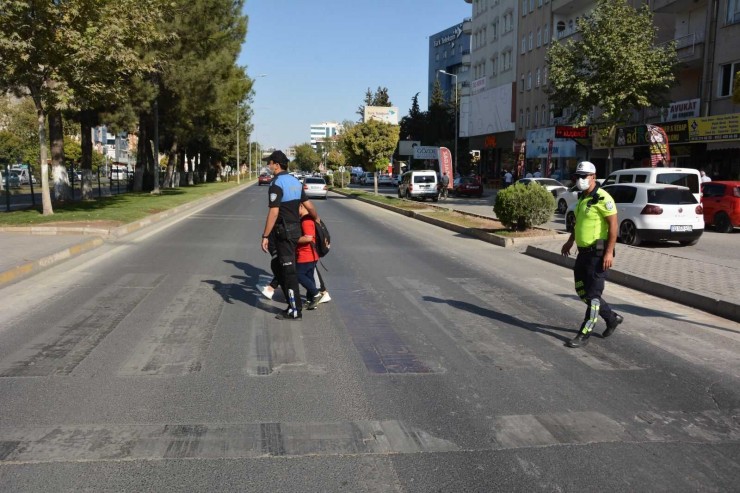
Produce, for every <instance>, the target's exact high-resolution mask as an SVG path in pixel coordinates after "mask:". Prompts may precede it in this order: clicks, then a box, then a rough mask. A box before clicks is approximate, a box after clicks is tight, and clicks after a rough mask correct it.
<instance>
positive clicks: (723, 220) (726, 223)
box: [714, 212, 732, 233]
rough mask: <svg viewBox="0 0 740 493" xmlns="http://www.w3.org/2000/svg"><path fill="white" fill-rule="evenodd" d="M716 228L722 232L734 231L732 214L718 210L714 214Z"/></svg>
mask: <svg viewBox="0 0 740 493" xmlns="http://www.w3.org/2000/svg"><path fill="white" fill-rule="evenodd" d="M714 229H715V230H717V231H719V232H720V233H732V222H730V216H728V215H727V214H725V213H724V212H718V213H717V215H716V216H714Z"/></svg>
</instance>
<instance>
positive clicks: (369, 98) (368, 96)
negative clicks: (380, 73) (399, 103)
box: [357, 87, 393, 121]
mask: <svg viewBox="0 0 740 493" xmlns="http://www.w3.org/2000/svg"><path fill="white" fill-rule="evenodd" d="M364 102H365V104H364V105H363V106H360V107H359V108H357V114H358V115H360V121H363V120H364V117H365V106H393V103H392V102H391V97H390V96H389V95H388V88H387V87H378V89H377V90H376V91H375V94H373V93H372V91H370V88H369V87H368V88H367V92H366V93H365V100H364Z"/></svg>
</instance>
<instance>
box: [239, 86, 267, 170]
mask: <svg viewBox="0 0 740 493" xmlns="http://www.w3.org/2000/svg"><path fill="white" fill-rule="evenodd" d="M260 77H267V74H259V75H257V76H255V77H254V79H255V81H256V79H258V78H260ZM244 123H245V124H246V120H245V121H244ZM252 130H254V127H252ZM247 142H248V144H247V146H248V147H249V150H248V151H247V152H248V153H249V157H248V159H247V162H248V163H249V179H250V180H251V179H252V132H249V134H248V135H247Z"/></svg>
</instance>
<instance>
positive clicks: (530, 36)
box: [527, 31, 533, 51]
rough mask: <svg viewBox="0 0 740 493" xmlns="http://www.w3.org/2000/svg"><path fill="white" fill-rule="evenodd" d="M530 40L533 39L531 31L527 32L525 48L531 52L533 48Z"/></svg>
mask: <svg viewBox="0 0 740 493" xmlns="http://www.w3.org/2000/svg"><path fill="white" fill-rule="evenodd" d="M532 39H533V38H532V31H529V44H528V45H527V48H528V49H529V51H532V48H533V46H532Z"/></svg>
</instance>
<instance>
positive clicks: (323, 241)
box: [314, 219, 331, 257]
mask: <svg viewBox="0 0 740 493" xmlns="http://www.w3.org/2000/svg"><path fill="white" fill-rule="evenodd" d="M314 225H315V226H316V228H315V229H316V246H315V248H316V253H318V254H319V257H325V256H326V254H327V253H329V250H330V249H331V235H330V234H329V230H328V229H327V227H326V222H324V220H323V219H322V220H321V222H320V223H317V222H316V221H314Z"/></svg>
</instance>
